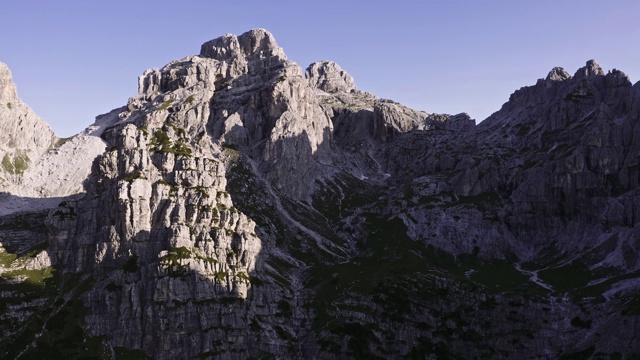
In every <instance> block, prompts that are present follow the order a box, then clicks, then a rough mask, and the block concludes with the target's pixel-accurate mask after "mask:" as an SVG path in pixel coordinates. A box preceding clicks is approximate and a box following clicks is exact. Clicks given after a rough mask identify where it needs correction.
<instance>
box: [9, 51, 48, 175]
mask: <svg viewBox="0 0 640 360" xmlns="http://www.w3.org/2000/svg"><path fill="white" fill-rule="evenodd" d="M56 140H57V138H56V136H55V134H54V133H53V131H52V130H51V129H50V128H49V125H47V124H46V123H45V122H44V121H42V119H40V118H39V117H38V116H37V115H36V114H35V113H34V112H33V111H32V110H31V109H30V108H29V107H28V106H27V105H25V104H24V103H23V102H22V101H21V100H20V98H18V93H17V91H16V87H15V84H14V83H13V78H12V76H11V71H9V68H8V67H7V65H6V64H4V63H2V62H0V161H1V163H0V186H3V187H7V186H10V185H12V184H18V183H19V182H20V180H21V176H22V174H23V173H24V171H25V170H26V169H27V168H29V166H30V165H32V164H33V163H34V162H36V161H37V160H38V159H39V158H40V156H42V155H43V154H44V153H46V152H47V151H48V150H49V149H50V148H51V147H52V146H53V145H54V144H55V142H56Z"/></svg>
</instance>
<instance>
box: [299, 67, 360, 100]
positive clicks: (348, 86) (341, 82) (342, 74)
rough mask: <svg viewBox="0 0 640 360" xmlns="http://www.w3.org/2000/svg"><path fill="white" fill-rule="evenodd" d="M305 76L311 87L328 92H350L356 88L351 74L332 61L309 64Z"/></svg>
mask: <svg viewBox="0 0 640 360" xmlns="http://www.w3.org/2000/svg"><path fill="white" fill-rule="evenodd" d="M305 76H306V78H307V79H308V80H309V84H310V85H311V86H312V87H314V88H317V89H320V90H322V91H325V92H328V93H337V92H346V93H350V92H353V91H355V90H356V85H355V84H354V83H353V78H352V77H351V75H349V74H348V73H347V72H346V71H344V70H342V68H341V67H340V66H339V65H338V64H336V63H334V62H333V61H319V62H315V63H313V64H311V65H309V67H307V70H306V71H305Z"/></svg>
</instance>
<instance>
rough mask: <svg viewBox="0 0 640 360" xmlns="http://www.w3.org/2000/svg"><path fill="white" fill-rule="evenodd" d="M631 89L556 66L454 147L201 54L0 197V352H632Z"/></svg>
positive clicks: (226, 45) (326, 84)
mask: <svg viewBox="0 0 640 360" xmlns="http://www.w3.org/2000/svg"><path fill="white" fill-rule="evenodd" d="M638 86H640V85H638V84H636V85H633V86H632V85H631V83H630V82H629V80H628V78H627V77H626V76H625V75H624V74H622V73H621V72H619V71H617V70H614V71H611V72H610V73H608V74H605V73H604V72H603V71H602V69H600V67H599V66H598V65H597V64H596V63H595V62H593V61H590V62H588V63H587V65H586V66H585V67H584V68H582V69H579V70H578V71H577V73H576V75H575V76H573V77H571V76H570V75H569V74H568V73H567V72H566V71H564V70H563V69H561V68H555V69H553V70H552V71H551V72H550V73H549V75H548V76H547V78H546V79H541V80H539V81H538V83H537V84H536V85H534V86H531V87H525V88H522V89H520V90H518V91H516V92H515V93H514V94H513V95H512V96H511V98H510V100H509V102H507V103H506V104H505V105H504V106H503V107H502V109H501V110H500V111H498V112H496V113H495V114H493V115H492V116H491V117H490V118H488V119H487V120H485V121H484V122H482V123H480V124H479V125H477V126H476V125H475V122H474V121H473V120H472V119H470V117H469V116H468V115H467V114H464V113H463V114H458V115H446V114H430V113H427V112H424V111H416V110H413V109H410V108H407V107H405V106H403V105H401V104H398V103H396V102H394V101H391V100H386V99H379V98H377V97H376V96H375V95H373V94H369V93H366V92H363V91H361V90H358V88H357V87H356V86H355V84H354V81H353V79H352V77H351V76H350V75H349V74H348V73H347V72H346V71H344V70H343V69H342V68H340V66H338V65H337V64H335V63H332V62H329V61H321V62H317V63H314V64H311V65H310V66H309V67H308V68H307V70H306V71H305V72H304V75H303V71H302V69H301V68H299V67H298V66H297V65H296V64H295V63H293V62H291V61H290V60H288V59H287V57H286V56H285V54H284V52H283V51H282V49H280V47H279V46H278V45H277V43H276V42H275V40H274V38H273V36H272V35H271V34H270V33H268V32H267V31H265V30H261V29H257V30H252V31H249V32H247V33H245V34H242V35H240V36H235V35H230V34H228V35H225V36H222V37H220V38H217V39H214V40H211V41H209V42H207V43H205V44H203V45H202V48H201V50H200V53H199V55H193V56H189V57H186V58H184V59H181V60H177V61H173V62H171V63H169V64H167V65H166V66H165V67H163V68H162V69H152V70H148V71H146V72H145V73H144V74H143V75H142V76H141V77H140V78H139V91H138V94H137V95H136V96H133V97H132V98H130V99H129V101H128V104H127V105H126V106H124V107H122V108H120V109H116V110H113V111H112V112H110V113H108V114H105V115H103V116H100V117H98V118H97V121H96V123H95V124H94V125H92V126H90V127H89V128H87V130H85V131H84V132H82V133H81V134H79V135H78V136H76V137H74V138H73V139H71V140H70V141H68V142H66V143H64V144H62V145H60V146H59V147H57V148H55V149H54V150H52V151H48V152H47V150H43V151H44V152H45V154H44V155H42V154H41V155H40V156H41V159H45V158H46V159H47V162H46V164H48V165H45V163H44V162H42V161H40V162H35V161H34V163H35V164H40V165H38V166H32V170H29V171H31V172H30V173H26V172H25V174H23V175H22V178H21V179H20V181H21V184H23V185H22V186H23V190H21V191H23V192H17V190H13V189H14V187H12V186H13V185H10V186H6V185H2V186H5V187H4V188H3V189H4V190H3V191H5V190H6V191H7V192H8V193H9V194H7V195H6V196H8V197H9V198H11V199H12V201H15V202H20V203H21V204H26V205H24V206H20V207H13V208H11V209H10V210H6V211H5V212H0V241H1V242H2V245H3V247H4V248H6V250H3V251H2V252H0V260H1V263H0V265H2V267H1V269H0V270H1V273H0V276H2V279H0V280H1V282H0V290H2V292H1V293H0V294H1V295H0V296H1V299H2V302H0V306H1V307H2V309H3V310H4V311H3V314H2V316H1V317H0V320H1V322H0V330H1V331H2V336H1V337H0V349H1V350H0V355H1V356H2V357H4V358H32V357H37V356H47V357H49V358H56V357H60V358H69V357H80V356H85V357H95V358H109V359H114V358H116V359H119V358H130V357H135V358H144V357H152V358H156V359H176V358H184V359H187V358H211V359H213V358H216V359H218V358H223V359H246V358H302V357H307V358H318V359H329V358H336V357H338V358H447V357H461V358H523V357H530V358H558V357H561V356H566V357H571V356H573V357H581V358H584V357H587V358H588V357H598V356H599V357H607V356H608V357H612V358H615V357H616V356H631V355H633V354H637V353H640V346H639V345H638V344H639V343H640V342H639V341H637V340H638V339H637V334H638V333H639V331H638V330H639V329H640V316H639V314H640V310H639V307H638V304H639V303H638V298H637V293H638V288H639V286H640V281H639V280H638V271H639V269H640V264H638V261H637V258H638V250H640V245H639V244H638V243H637V242H638V239H640V228H638V225H637V222H636V221H635V217H636V215H635V214H638V213H639V212H638V211H636V209H637V206H638V205H637V204H638V200H637V199H638V194H637V192H638V182H639V181H640V178H639V176H640V174H638V172H637V171H636V167H637V164H638V160H639V159H640V151H639V149H640V148H639V147H638V146H639V145H640V137H638V136H636V135H635V134H636V132H637V130H638V129H637V128H638V124H639V123H640V113H639V109H640V108H638V104H639V102H638V101H639V100H638V99H639V95H638V91H637V89H638ZM9 92H11V91H9ZM3 94H4V93H3ZM3 96H4V95H3ZM47 136H48V135H47ZM12 149H13V148H12ZM47 149H48V148H47ZM80 153H82V154H83V155H82V156H80ZM65 159H68V160H69V161H72V160H73V163H74V164H77V169H78V170H73V174H74V175H73V176H70V177H67V180H71V181H64V179H65V176H64V174H66V173H64V171H67V173H68V174H69V175H71V173H70V172H69V171H70V170H68V169H66V170H65V169H64V167H63V166H51V165H50V164H62V163H64V160H65ZM45 170H46V171H45ZM37 193H40V194H41V195H39V196H38V195H37ZM42 199H48V200H47V201H43V200H42ZM34 201H38V204H41V205H40V206H37V207H33V208H29V206H30V205H29V204H31V206H33V204H34ZM5 204H6V202H5ZM5 208H6V206H5ZM63 320H66V321H63ZM620 324H624V326H620Z"/></svg>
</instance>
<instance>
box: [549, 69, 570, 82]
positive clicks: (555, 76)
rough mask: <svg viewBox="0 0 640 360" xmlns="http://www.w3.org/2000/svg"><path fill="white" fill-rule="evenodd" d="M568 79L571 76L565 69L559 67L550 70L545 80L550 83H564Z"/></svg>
mask: <svg viewBox="0 0 640 360" xmlns="http://www.w3.org/2000/svg"><path fill="white" fill-rule="evenodd" d="M570 78H571V75H569V73H568V72H567V71H566V70H565V69H563V68H561V67H554V68H553V69H551V71H549V74H548V75H547V78H546V79H547V80H552V81H564V80H567V79H570Z"/></svg>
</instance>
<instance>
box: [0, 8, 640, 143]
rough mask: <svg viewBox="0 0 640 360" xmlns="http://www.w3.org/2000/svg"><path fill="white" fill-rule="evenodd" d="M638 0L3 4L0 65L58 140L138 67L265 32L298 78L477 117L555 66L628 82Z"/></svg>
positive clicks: (126, 88) (638, 54)
mask: <svg viewBox="0 0 640 360" xmlns="http://www.w3.org/2000/svg"><path fill="white" fill-rule="evenodd" d="M638 16H640V1H637V0H619V1H616V0H612V1H608V2H603V1H594V0H553V1H551V0H535V1H534V0H521V1H514V0H466V1H465V0H438V1H428V0H415V1H413V0H404V1H403V0H398V1H378V0H369V1H350V0H341V1H337V0H325V1H304V2H302V1H291V0H287V1H277V0H272V1H264V0H262V1H258V0H246V1H238V2H231V1H215V0H214V1H211V0H210V1H204V0H181V1H166V0H155V1H146V0H138V1H131V0H128V1H124V0H111V1H89V0H84V1H81V0H58V1H42V0H37V1H36V0H21V1H17V0H16V1H5V2H3V4H2V14H0V61H1V62H4V63H6V64H7V65H8V66H9V68H10V69H11V71H12V73H13V78H14V82H15V83H16V85H17V87H18V95H19V96H20V98H21V99H22V100H23V101H24V102H25V103H27V105H29V106H30V107H31V108H32V109H33V110H34V111H35V112H36V113H37V114H38V115H39V116H40V117H41V118H43V119H44V120H45V121H46V122H48V123H49V124H50V125H51V127H52V128H53V130H54V131H55V132H56V133H57V134H58V136H60V137H67V136H71V135H73V134H76V133H78V132H79V131H81V130H83V129H84V128H85V127H87V126H88V125H90V124H91V123H93V121H94V119H95V117H96V116H97V115H99V114H103V113H106V112H108V111H110V110H111V109H114V108H118V107H120V106H124V105H126V103H127V99H128V98H129V97H131V96H134V95H136V94H137V84H138V82H137V77H138V76H139V75H141V74H142V73H143V72H144V70H146V69H148V68H152V67H158V68H160V67H162V66H164V65H165V64H166V63H168V62H170V61H172V60H177V59H181V58H183V57H186V56H189V55H194V54H197V53H199V51H200V45H201V44H202V43H204V42H205V41H208V40H211V39H213V38H216V37H218V36H221V35H224V34H226V33H234V34H238V35H239V34H241V33H243V32H245V31H247V30H249V29H252V28H265V29H267V30H269V31H270V32H271V33H272V34H273V35H274V37H275V39H276V41H277V42H278V44H279V45H280V46H281V47H282V48H283V49H284V51H285V53H286V54H287V57H288V58H289V59H290V60H292V61H294V62H296V63H297V64H298V65H300V66H301V67H302V69H305V68H306V67H307V65H309V64H310V63H312V62H314V61H319V60H332V61H335V62H337V63H338V64H339V65H340V66H341V67H342V68H343V69H344V70H346V71H347V72H348V73H349V74H351V75H352V76H353V78H354V79H355V83H356V85H357V86H358V88H359V89H360V90H363V91H368V92H371V93H374V94H376V95H378V96H379V97H381V98H389V99H393V100H395V101H398V102H400V103H403V104H405V105H407V106H410V107H412V108H415V109H418V110H424V111H427V112H429V113H450V114H456V113H460V112H467V113H469V114H470V115H471V117H473V118H475V119H476V121H478V122H479V121H481V120H483V119H485V118H486V117H488V116H489V115H491V113H493V112H494V111H497V110H499V109H500V107H501V106H502V104H503V103H504V102H506V101H507V100H508V99H509V95H510V94H511V93H513V92H514V91H515V90H517V89H519V88H520V87H523V86H528V85H533V84H535V82H536V80H537V79H538V78H543V77H545V76H546V74H547V73H548V72H549V70H551V68H553V67H554V66H562V67H564V68H565V69H566V70H567V71H568V72H569V73H570V74H573V73H575V71H576V70H577V69H578V68H579V67H582V66H584V64H585V63H586V61H587V60H589V59H595V60H596V61H597V62H598V63H599V64H600V66H601V67H602V68H603V70H605V72H606V71H608V70H611V69H613V68H616V69H619V70H622V71H623V72H625V73H626V74H627V75H628V76H629V77H630V79H631V81H632V82H633V83H636V82H637V81H638V80H640V48H639V47H638V44H640V23H639V22H638V20H637V19H638Z"/></svg>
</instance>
